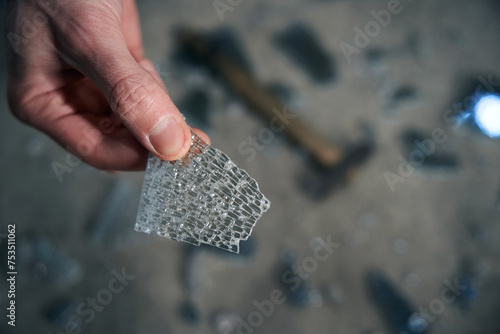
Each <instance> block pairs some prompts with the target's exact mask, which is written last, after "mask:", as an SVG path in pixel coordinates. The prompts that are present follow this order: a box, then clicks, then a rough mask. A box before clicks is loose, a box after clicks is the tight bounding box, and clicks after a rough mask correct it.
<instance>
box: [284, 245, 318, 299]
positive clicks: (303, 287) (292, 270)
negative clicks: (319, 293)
mask: <svg viewBox="0 0 500 334" xmlns="http://www.w3.org/2000/svg"><path fill="white" fill-rule="evenodd" d="M280 260H281V270H280V271H279V277H278V279H279V282H280V285H281V286H282V287H283V290H284V292H285V295H286V297H287V298H286V300H287V301H288V302H289V303H290V304H291V305H293V306H295V307H298V308H306V307H309V306H312V305H311V304H312V303H313V300H312V298H311V291H312V290H311V282H310V281H309V279H308V278H307V277H306V276H304V275H303V274H302V273H301V272H300V270H301V269H300V268H299V255H298V253H297V252H296V251H294V250H292V249H285V250H283V251H282V252H281V256H280Z"/></svg>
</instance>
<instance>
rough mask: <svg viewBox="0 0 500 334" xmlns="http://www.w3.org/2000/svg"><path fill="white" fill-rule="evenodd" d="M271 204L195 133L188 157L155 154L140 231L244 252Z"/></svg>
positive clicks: (241, 172)
mask: <svg viewBox="0 0 500 334" xmlns="http://www.w3.org/2000/svg"><path fill="white" fill-rule="evenodd" d="M270 204H271V203H270V202H269V200H268V199H267V198H266V197H265V196H264V195H263V194H262V193H261V192H260V190H259V186H258V184H257V182H256V181H255V180H254V179H253V178H251V177H250V176H249V175H248V173H247V172H245V171H244V170H243V169H240V168H238V166H236V165H235V164H234V163H233V162H232V161H231V159H229V157H228V156H227V155H226V154H224V153H223V152H221V151H220V150H218V149H216V148H213V147H212V146H210V145H208V144H207V143H205V142H204V141H203V140H202V139H201V138H200V137H199V136H198V135H196V134H195V133H194V132H192V136H191V148H190V149H189V151H188V153H187V154H186V155H185V156H184V157H183V158H181V159H179V160H176V161H164V160H161V159H159V158H157V157H156V156H154V155H152V154H150V156H149V159H148V165H147V167H146V174H145V176H144V183H143V186H142V196H141V200H140V203H139V211H138V213H137V220H136V224H135V230H136V231H140V232H145V233H151V232H156V233H157V234H158V235H160V236H164V237H167V238H169V239H173V240H178V241H183V242H187V243H190V244H193V245H196V246H199V245H200V244H202V243H204V244H208V245H212V246H215V247H218V248H221V249H225V250H228V251H231V252H235V253H238V252H239V242H240V240H247V239H248V237H249V236H250V234H251V233H252V229H253V227H254V225H255V223H256V222H257V221H258V220H259V219H260V217H262V214H263V213H264V212H266V211H267V210H268V209H269V207H270Z"/></svg>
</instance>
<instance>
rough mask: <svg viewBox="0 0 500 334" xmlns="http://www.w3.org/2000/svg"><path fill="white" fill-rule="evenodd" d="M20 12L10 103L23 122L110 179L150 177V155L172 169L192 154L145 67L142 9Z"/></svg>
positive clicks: (10, 35)
mask: <svg viewBox="0 0 500 334" xmlns="http://www.w3.org/2000/svg"><path fill="white" fill-rule="evenodd" d="M11 7H12V8H11V9H12V10H11V14H10V15H9V17H8V20H7V27H8V28H7V39H8V41H9V42H10V43H9V53H8V54H9V58H8V59H9V83H8V98H9V105H10V108H11V110H12V112H13V113H14V115H16V116H17V117H18V118H19V119H20V120H21V121H23V122H25V123H27V124H30V125H32V126H34V127H36V128H38V129H40V130H41V131H43V132H45V133H47V134H48V135H49V136H51V137H52V138H53V139H54V140H56V141H57V142H58V143H59V144H60V145H62V146H63V147H65V148H67V149H68V150H70V151H71V152H72V153H74V154H76V155H77V156H78V157H80V158H81V159H82V160H84V161H85V162H87V163H88V164H90V165H93V166H95V167H98V168H102V169H113V170H137V169H143V168H144V166H145V164H146V160H147V154H148V153H147V150H149V151H151V152H153V153H154V154H155V155H157V156H158V157H159V158H161V159H164V160H176V159H178V158H180V157H182V156H183V155H184V154H185V153H186V152H187V150H188V149H189V146H190V138H191V135H190V130H189V127H188V126H187V124H186V123H185V122H184V120H183V117H182V115H181V114H180V113H179V111H178V110H177V108H176V107H175V105H174V104H173V102H172V100H171V99H170V97H169V95H168V92H167V89H166V88H165V86H164V84H163V81H162V80H161V78H160V77H159V75H158V73H157V72H156V69H155V67H154V65H153V64H152V63H151V61H149V60H148V59H146V58H145V57H144V50H143V46H142V39H141V32H140V25H139V16H138V12H137V7H136V4H135V1H134V0H79V1H71V0H17V1H11ZM200 135H201V136H202V137H203V138H204V139H205V140H207V141H208V140H209V139H208V137H207V136H206V135H205V134H203V133H200Z"/></svg>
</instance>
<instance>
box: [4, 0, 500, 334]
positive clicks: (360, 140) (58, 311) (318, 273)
mask: <svg viewBox="0 0 500 334" xmlns="http://www.w3.org/2000/svg"><path fill="white" fill-rule="evenodd" d="M398 3H399V5H398ZM138 5H139V11H140V15H141V20H142V29H143V39H144V46H145V49H146V54H147V56H148V57H149V58H150V59H152V60H153V61H154V62H155V64H156V66H157V69H158V71H159V73H160V75H161V76H162V78H163V80H164V81H165V83H166V85H167V87H168V89H169V92H170V94H171V97H172V99H173V100H174V102H175V103H176V104H177V106H178V107H179V109H180V110H181V112H183V113H184V114H185V115H186V118H187V120H188V123H190V124H191V125H193V126H197V127H200V128H202V129H204V130H205V131H206V132H207V133H208V134H209V135H210V137H211V140H212V144H213V146H214V147H217V148H219V149H220V150H222V151H223V152H225V153H227V154H228V155H229V156H230V157H231V158H232V159H233V160H234V161H235V162H236V163H237V164H238V165H239V166H240V167H241V168H243V169H245V170H246V171H248V173H249V174H250V175H251V176H252V177H254V178H255V179H256V180H257V181H258V183H259V185H260V188H261V190H262V192H263V193H264V194H265V195H266V196H267V197H268V198H269V199H270V201H271V202H272V205H271V209H270V210H269V211H268V212H267V213H265V214H264V216H263V218H262V219H261V220H260V221H259V222H258V223H257V225H256V227H255V229H254V232H253V234H252V236H251V237H250V239H249V240H248V241H246V242H244V243H242V245H241V254H240V255H234V254H231V253H228V252H224V251H219V250H217V249H214V248H211V247H194V246H191V245H187V244H182V243H180V242H176V241H171V240H168V239H165V238H161V237H159V236H156V235H147V234H142V233H138V232H135V231H134V230H133V226H134V223H135V218H136V213H137V206H138V203H139V198H140V190H141V184H142V179H143V176H144V173H140V172H137V173H119V174H114V175H113V174H110V173H107V172H104V171H99V170H96V169H94V168H92V167H89V166H87V165H85V164H84V163H80V162H78V161H77V160H75V159H74V157H73V156H71V155H69V154H68V153H67V152H66V151H65V150H64V149H63V148H61V147H59V146H57V145H56V144H55V143H54V142H53V141H52V140H50V139H49V138H48V137H46V136H45V135H44V134H42V133H40V132H37V131H35V130H34V129H31V128H28V127H27V126H25V125H23V124H21V123H20V122H19V121H17V120H16V119H14V117H13V116H12V115H11V114H10V113H9V112H8V107H7V103H6V98H5V93H3V94H2V95H1V98H0V108H1V109H2V110H1V112H0V160H1V164H0V241H1V243H0V248H1V253H2V254H3V255H2V256H3V257H2V275H5V273H6V272H7V267H6V266H5V258H6V254H5V253H6V250H7V240H8V236H7V235H8V231H7V225H8V224H16V241H17V247H16V249H17V261H16V265H17V272H18V275H17V281H16V305H17V310H16V311H17V314H16V315H17V318H16V327H15V328H12V327H11V326H8V325H7V321H6V319H7V320H8V318H6V308H7V303H8V301H9V299H8V297H7V291H8V284H7V281H6V279H5V276H2V277H3V278H2V279H1V280H0V306H1V307H0V332H1V333H17V332H19V333H89V334H90V333H108V332H111V333H131V334H132V333H151V334H154V333H197V334H201V333H218V334H229V333H297V334H300V333H363V334H369V333H371V334H375V333H424V332H425V333H499V332H500V320H499V318H498V314H499V311H500V284H499V279H500V261H499V257H500V242H499V241H500V173H499V171H500V141H499V139H498V137H499V136H500V130H499V127H500V126H499V122H500V107H499V105H500V102H499V99H498V98H497V89H500V71H499V59H500V20H499V18H500V16H499V13H500V11H499V9H500V8H499V3H498V1H493V0H476V1H467V0H441V1H432V0H420V1H410V0H401V2H398V1H394V0H392V1H388V0H356V1H354V0H351V1H347V0H336V1H335V0H331V1H326V0H325V1H320V0H316V1H306V0H289V1H278V0H277V1H272V2H271V1H264V0H254V1H236V0H234V1H229V0H220V1H194V0H191V1H160V0H142V1H140V2H139V4H138ZM3 14H5V9H3ZM179 27H184V28H186V29H192V30H193V31H194V32H195V33H196V34H199V36H198V35H196V36H198V37H196V38H200V39H201V40H202V41H203V42H204V43H207V45H209V46H210V50H214V54H215V55H217V57H224V58H222V59H230V60H231V64H233V65H234V66H237V68H238V69H241V70H242V71H243V72H242V73H245V75H246V77H245V78H246V79H245V78H244V80H243V82H247V83H248V82H252V83H254V84H255V85H257V86H256V87H258V88H257V90H258V91H260V90H261V89H262V90H263V91H265V92H268V94H270V95H268V96H272V97H273V98H275V99H276V101H280V103H281V105H279V106H278V107H277V108H278V109H280V108H286V110H287V112H289V113H293V114H294V115H298V118H300V119H301V120H302V121H304V122H307V124H308V126H309V129H310V131H311V133H314V134H315V136H317V137H318V138H324V140H325V142H327V143H328V145H330V146H329V147H331V148H332V150H334V151H335V152H337V153H339V155H338V157H337V159H336V160H335V161H333V162H330V163H326V164H325V163H323V164H321V163H318V159H317V158H316V159H315V158H314V154H311V151H310V148H304V146H300V145H297V141H295V143H293V141H292V142H291V141H290V140H288V139H287V138H286V135H285V132H286V131H276V129H273V128H272V127H270V123H269V119H266V118H265V117H262V111H261V112H260V116H259V113H258V110H256V109H258V108H256V107H255V105H256V104H258V101H257V102H255V101H252V100H251V98H249V97H248V95H251V94H248V90H246V89H247V88H248V87H246V86H245V85H243V87H244V88H243V89H240V90H238V89H235V81H234V80H232V77H231V73H234V71H227V68H225V67H224V66H225V65H224V64H227V63H228V62H219V63H217V62H214V61H213V57H212V58H211V56H208V57H207V55H200V54H197V51H196V50H193V48H190V47H189V41H188V42H186V41H185V40H184V41H182V39H179V38H178V33H177V32H178V31H179V30H178V29H179ZM2 50H4V48H2ZM1 57H2V58H1V62H0V64H1V72H0V90H1V91H2V92H5V88H6V75H5V70H6V64H5V54H4V52H2V54H1ZM221 63H222V65H220V64H221ZM217 64H219V65H217ZM228 73H229V74H228ZM233 79H234V78H233ZM240 79H241V78H240ZM240 79H239V80H240ZM247 79H248V80H250V81H248V80H247ZM245 80H246V81H245ZM236 82H240V81H236ZM245 87H246V88H245ZM251 87H253V88H254V90H255V87H254V86H251ZM240 88H241V87H240ZM269 92H270V93H269ZM264 109H265V108H264ZM256 111H257V112H256ZM252 138H253V139H252ZM319 165H321V166H319Z"/></svg>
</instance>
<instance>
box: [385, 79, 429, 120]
mask: <svg viewBox="0 0 500 334" xmlns="http://www.w3.org/2000/svg"><path fill="white" fill-rule="evenodd" d="M383 95H384V99H386V105H385V107H384V108H383V113H384V114H385V116H387V117H394V116H397V115H399V114H402V113H404V112H406V111H409V110H413V109H415V108H417V107H418V106H419V105H420V96H419V94H418V92H417V90H416V89H415V88H414V87H412V86H409V85H401V86H396V87H394V88H393V89H392V88H391V89H389V90H388V92H387V93H384V94H383Z"/></svg>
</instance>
